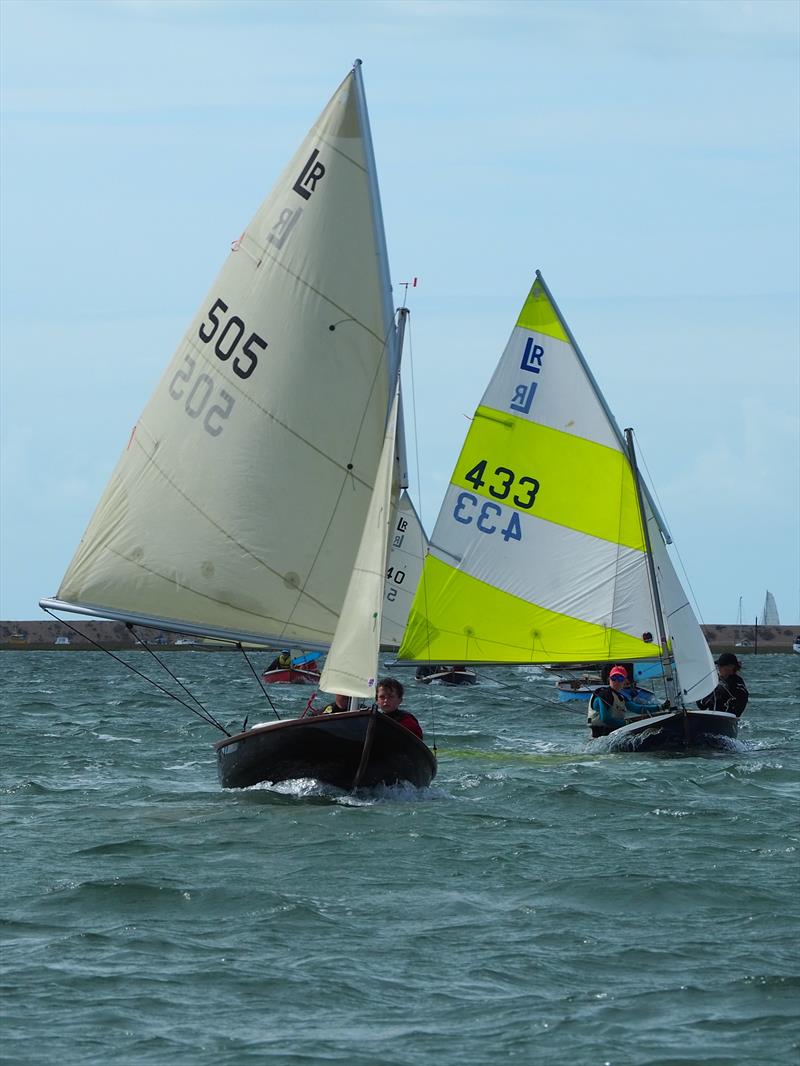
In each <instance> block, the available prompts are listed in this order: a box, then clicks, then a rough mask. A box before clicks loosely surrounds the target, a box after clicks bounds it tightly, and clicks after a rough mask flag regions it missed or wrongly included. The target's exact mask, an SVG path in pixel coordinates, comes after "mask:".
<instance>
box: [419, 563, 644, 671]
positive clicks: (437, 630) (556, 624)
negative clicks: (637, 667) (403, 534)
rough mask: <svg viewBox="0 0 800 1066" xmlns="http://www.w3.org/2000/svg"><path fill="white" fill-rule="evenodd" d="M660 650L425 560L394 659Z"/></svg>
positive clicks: (571, 657) (537, 658) (552, 658)
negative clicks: (400, 642)
mask: <svg viewBox="0 0 800 1066" xmlns="http://www.w3.org/2000/svg"><path fill="white" fill-rule="evenodd" d="M426 608H427V614H426ZM660 652H661V649H660V647H659V646H658V645H656V644H645V643H644V641H642V640H640V639H639V638H638V637H632V636H629V635H628V634H627V633H622V632H620V631H619V630H615V629H608V628H606V627H605V626H601V625H596V624H595V623H592V622H585V621H582V620H580V619H578V618H570V617H569V616H568V615H564V614H559V613H558V612H556V611H550V610H548V609H547V608H546V607H540V606H538V605H537V604H534V603H529V602H527V601H526V600H523V599H520V598H519V597H518V596H513V595H512V594H511V593H508V592H504V591H502V590H501V589H498V588H495V587H494V586H492V585H487V584H486V583H485V582H483V581H479V580H478V579H477V578H474V577H471V576H469V575H468V574H464V573H462V572H461V571H460V570H457V569H456V568H454V567H453V566H450V565H449V564H448V563H444V562H442V561H441V560H440V559H437V558H436V557H435V556H432V555H429V556H428V558H427V559H426V560H425V568H424V571H423V575H422V579H421V581H420V584H419V587H418V588H417V594H416V597H415V598H414V604H413V606H412V608H411V613H410V615H409V619H408V624H407V626H406V631H405V635H404V637H403V643H402V645H401V647H400V650H399V652H398V658H400V659H407V660H411V661H416V662H426V661H430V662H451V663H460V662H464V663H466V662H497V663H551V662H553V663H555V662H574V661H576V660H579V661H584V660H585V661H599V660H604V659H625V660H631V659H652V658H653V657H654V656H656V655H659V654H660Z"/></svg>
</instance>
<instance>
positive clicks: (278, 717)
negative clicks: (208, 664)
mask: <svg viewBox="0 0 800 1066" xmlns="http://www.w3.org/2000/svg"><path fill="white" fill-rule="evenodd" d="M236 647H237V648H238V649H239V651H240V652H241V653H242V655H243V656H244V660H245V662H246V663H247V665H248V666H249V667H250V670H251V672H252V674H253V677H254V678H255V679H256V681H257V682H258V683H259V685H260V686H261V691H262V692H263V693H264V695H265V697H266V700H267V703H268V704H269V705H270V707H271V708H272V712H273V714H274V715H275V717H276V718H277V719H278V721H279V722H280V720H281V716H280V715H279V714H278V711H277V709H276V707H275V704H274V703H273V702H272V699H271V698H270V694H269V693H268V692H267V690H266V689H265V688H264V682H263V681H262V680H261V676H260V675H259V674H258V673H256V670H255V667H254V666H253V664H252V663H251V662H250V657H249V656H248V654H247V652H246V651H245V650H244V648H243V646H242V644H241V642H240V641H237V643H236ZM312 698H313V697H312ZM246 721H247V719H246V718H245V722H246ZM242 732H244V730H242Z"/></svg>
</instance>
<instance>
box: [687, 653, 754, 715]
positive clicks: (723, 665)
mask: <svg viewBox="0 0 800 1066" xmlns="http://www.w3.org/2000/svg"><path fill="white" fill-rule="evenodd" d="M741 668H742V664H741V663H740V662H739V660H738V659H737V658H736V656H735V655H734V654H733V652H731V651H724V652H723V653H722V655H720V657H719V658H718V659H717V673H718V674H719V684H718V685H717V687H716V688H715V689H714V691H713V692H710V693H709V694H708V695H707V696H703V698H702V699H701V700H698V701H697V706H698V707H699V709H700V710H701V711H727V712H728V714H735V715H736V717H737V718H741V717H742V715H743V714H744V709H745V707H746V706H747V701H748V699H749V697H750V693H749V692H748V691H747V685H745V683H744V678H742V677H740V676H739V671H740V670H741Z"/></svg>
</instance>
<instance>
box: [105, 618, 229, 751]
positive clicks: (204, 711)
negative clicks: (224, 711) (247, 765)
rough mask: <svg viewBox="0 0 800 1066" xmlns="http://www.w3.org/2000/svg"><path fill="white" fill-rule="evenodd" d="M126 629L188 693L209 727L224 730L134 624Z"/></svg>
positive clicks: (126, 624)
mask: <svg viewBox="0 0 800 1066" xmlns="http://www.w3.org/2000/svg"><path fill="white" fill-rule="evenodd" d="M125 628H126V629H127V630H128V632H129V633H131V634H132V636H133V639H134V640H135V641H137V643H138V644H141V646H142V647H143V648H144V650H145V651H146V652H148V653H149V654H150V655H152V657H153V658H154V659H155V661H156V662H157V663H158V665H159V666H160V667H161V669H162V670H164V672H165V673H166V674H168V675H169V676H170V677H171V678H172V680H173V681H174V682H175V683H176V684H177V685H179V686H180V687H181V688H182V689H183V691H184V692H185V693H186V695H187V696H188V697H189V699H190V700H193V702H194V703H196V704H197V706H198V707H199V708H200V710H201V712H202V714H201V715H200V717H201V718H203V720H204V721H206V722H208V723H209V725H213V726H216V728H217V729H223V727H222V725H221V724H220V723H219V722H218V721H217V720H216V718H215V717H214V715H213V714H211V712H210V711H209V710H208V709H207V708H205V707H204V706H203V704H202V703H201V702H200V700H199V699H198V698H197V696H195V694H194V693H193V692H191V691H190V690H189V689H188V688H187V687H186V685H184V683H183V682H182V681H181V679H180V678H179V677H177V675H176V674H174V673H173V672H172V670H170V668H169V667H168V666H167V664H166V663H165V662H164V660H163V659H160V658H159V657H158V655H156V653H155V652H154V651H153V649H152V648H151V647H150V645H149V644H148V643H147V641H146V640H144V639H143V638H142V637H140V636H139V634H138V633H137V632H136V630H135V629H134V628H133V623H132V622H126V623H125ZM223 731H224V730H223Z"/></svg>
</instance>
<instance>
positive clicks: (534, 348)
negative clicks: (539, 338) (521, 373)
mask: <svg viewBox="0 0 800 1066" xmlns="http://www.w3.org/2000/svg"><path fill="white" fill-rule="evenodd" d="M543 355H544V348H543V347H542V346H541V344H534V343H533V337H528V340H527V343H526V345H525V351H524V352H523V353H522V362H521V363H520V364H519V367H520V370H530V372H531V373H532V374H538V373H539V371H540V370H541V369H542V356H543Z"/></svg>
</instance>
